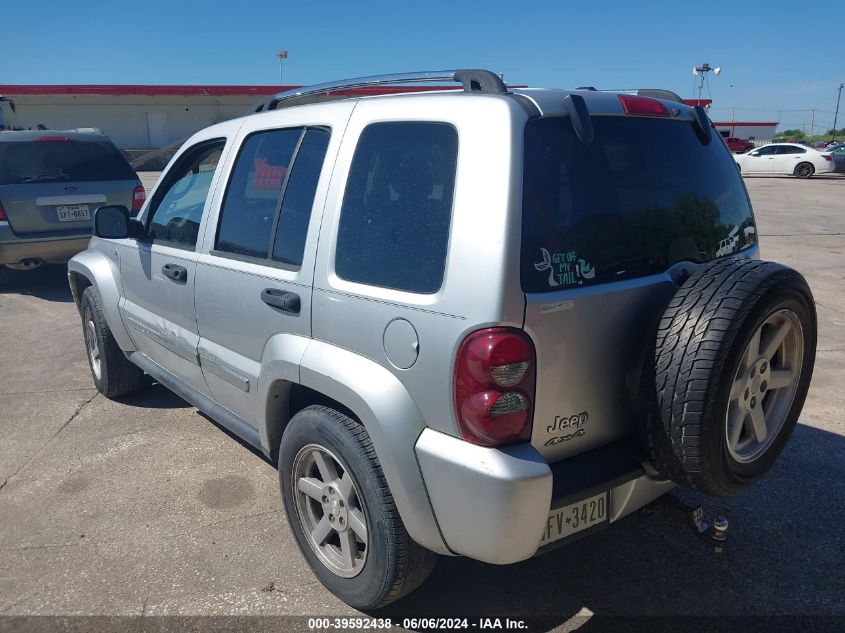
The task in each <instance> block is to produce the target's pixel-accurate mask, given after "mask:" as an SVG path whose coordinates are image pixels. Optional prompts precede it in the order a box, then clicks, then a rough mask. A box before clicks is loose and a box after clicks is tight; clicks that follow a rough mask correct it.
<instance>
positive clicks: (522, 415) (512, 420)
mask: <svg viewBox="0 0 845 633" xmlns="http://www.w3.org/2000/svg"><path fill="white" fill-rule="evenodd" d="M535 365H536V358H535V353H534V344H533V343H532V342H531V339H530V338H528V336H527V335H526V334H525V333H524V332H523V331H522V330H517V329H514V328H506V327H494V328H487V329H484V330H479V331H477V332H473V333H472V334H470V335H469V336H467V337H466V339H464V342H463V343H461V347H460V349H459V350H458V356H457V359H456V360H455V415H456V417H457V420H458V427H459V429H460V432H461V436H462V437H463V438H464V439H465V440H467V441H469V442H472V443H473V444H479V445H481V446H499V445H501V444H507V443H509V442H514V441H517V440H520V439H529V438H530V437H531V426H532V422H533V416H534V383H535Z"/></svg>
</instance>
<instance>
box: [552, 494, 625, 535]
mask: <svg viewBox="0 0 845 633" xmlns="http://www.w3.org/2000/svg"><path fill="white" fill-rule="evenodd" d="M609 520H610V493H609V492H602V493H601V494H597V495H595V496H592V497H589V498H588V499H584V500H583V501H578V502H576V503H572V504H570V505H568V506H563V507H562V508H556V509H554V510H552V511H551V512H549V518H548V520H547V521H546V528H545V529H544V530H543V538H542V540H541V541H540V545H541V546H543V545H548V544H549V543H552V542H554V541H559V540H561V539H564V538H566V537H567V536H572V535H573V534H576V533H578V532H581V531H583V530H586V529H588V528H591V527H594V526H596V525H601V524H602V523H607V522H608V521H609Z"/></svg>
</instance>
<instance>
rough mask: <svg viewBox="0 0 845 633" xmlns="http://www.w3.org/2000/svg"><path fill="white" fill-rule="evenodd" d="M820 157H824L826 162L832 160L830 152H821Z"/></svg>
mask: <svg viewBox="0 0 845 633" xmlns="http://www.w3.org/2000/svg"><path fill="white" fill-rule="evenodd" d="M822 158H824V159H825V160H826V161H827V162H830V161H832V160H833V156H831V155H830V154H822Z"/></svg>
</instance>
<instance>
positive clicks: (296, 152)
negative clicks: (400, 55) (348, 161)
mask: <svg viewBox="0 0 845 633" xmlns="http://www.w3.org/2000/svg"><path fill="white" fill-rule="evenodd" d="M328 144H329V132H328V131H327V130H324V129H321V128H308V129H302V128H294V129H285V130H270V131H266V132H257V133H255V134H252V135H250V136H249V137H247V139H246V140H245V141H244V143H243V146H242V147H241V151H240V153H239V154H238V158H237V160H236V161H235V166H234V168H233V170H232V175H231V177H230V179H229V186H228V189H227V190H226V196H225V198H224V200H223V206H222V208H221V210H220V220H219V225H218V231H217V240H216V243H215V250H216V251H220V252H224V253H233V254H236V255H246V256H249V257H258V258H262V259H263V258H267V257H269V256H270V255H272V257H273V259H274V260H276V261H279V262H281V263H284V264H288V265H290V266H293V267H296V268H299V267H300V266H301V265H302V256H303V252H304V250H305V237H306V234H307V233H308V225H309V223H310V221H311V208H312V207H313V206H314V194H315V192H316V189H317V181H318V180H319V178H320V171H321V170H322V168H323V159H324V158H325V155H326V149H327V148H328Z"/></svg>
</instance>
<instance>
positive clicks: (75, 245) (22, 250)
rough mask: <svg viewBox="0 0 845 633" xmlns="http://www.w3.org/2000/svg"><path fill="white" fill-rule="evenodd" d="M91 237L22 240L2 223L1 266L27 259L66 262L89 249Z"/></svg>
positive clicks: (0, 231) (0, 233)
mask: <svg viewBox="0 0 845 633" xmlns="http://www.w3.org/2000/svg"><path fill="white" fill-rule="evenodd" d="M90 241H91V236H90V235H87V236H84V237H74V238H58V239H55V238H54V239H49V238H47V239H32V240H21V239H18V238H17V237H15V236H14V234H13V233H12V232H11V230H10V229H9V228H8V226H5V227H4V226H2V223H0V265H4V264H17V263H19V262H21V261H22V260H25V259H41V260H44V261H45V262H66V261H67V260H69V259H70V258H71V257H73V256H74V255H76V254H77V253H79V252H81V251H84V250H85V249H86V248H88V242H90Z"/></svg>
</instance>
